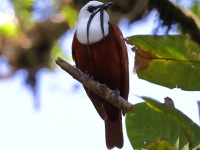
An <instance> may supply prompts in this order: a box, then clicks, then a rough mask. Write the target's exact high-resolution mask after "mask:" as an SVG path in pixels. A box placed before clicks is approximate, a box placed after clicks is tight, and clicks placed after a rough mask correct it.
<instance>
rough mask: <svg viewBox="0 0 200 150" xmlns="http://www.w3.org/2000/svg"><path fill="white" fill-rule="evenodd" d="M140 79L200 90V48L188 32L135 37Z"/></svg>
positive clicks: (131, 39) (183, 88) (137, 67)
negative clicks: (185, 33)
mask: <svg viewBox="0 0 200 150" xmlns="http://www.w3.org/2000/svg"><path fill="white" fill-rule="evenodd" d="M128 40H129V41H128V43H129V44H134V45H135V47H134V51H135V53H136V56H135V68H134V69H135V70H136V72H137V75H138V77H139V78H141V79H144V80H147V81H150V82H152V83H155V84H159V85H162V86H165V87H168V88H181V89H182V90H189V91H191V90H200V84H199V82H198V81H199V80H200V47H199V45H198V44H197V43H195V42H193V41H192V40H191V39H190V37H189V36H188V35H174V36H167V35H166V36H148V35H147V36H139V35H137V36H132V37H129V38H128Z"/></svg>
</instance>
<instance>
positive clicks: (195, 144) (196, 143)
mask: <svg viewBox="0 0 200 150" xmlns="http://www.w3.org/2000/svg"><path fill="white" fill-rule="evenodd" d="M142 98H143V99H144V100H145V101H146V102H147V105H148V106H150V107H151V108H152V109H154V110H157V111H158V112H161V113H163V114H165V115H166V117H169V118H170V119H172V120H173V121H175V124H177V125H179V127H180V128H181V130H182V131H183V132H184V134H185V135H186V136H187V139H188V142H189V145H190V147H191V148H193V149H194V148H195V149H197V148H200V127H199V126H198V125H197V124H195V123H194V122H193V121H192V120H191V119H190V118H188V117H187V116H186V115H184V114H183V113H182V112H181V111H179V110H177V109H175V108H173V107H171V106H169V105H166V104H161V103H158V102H156V101H155V100H152V99H150V98H147V97H142Z"/></svg>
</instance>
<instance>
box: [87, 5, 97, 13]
mask: <svg viewBox="0 0 200 150" xmlns="http://www.w3.org/2000/svg"><path fill="white" fill-rule="evenodd" d="M94 10H95V7H94V6H89V7H88V9H87V11H89V12H90V13H93V11H94Z"/></svg>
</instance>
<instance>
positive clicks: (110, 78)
mask: <svg viewBox="0 0 200 150" xmlns="http://www.w3.org/2000/svg"><path fill="white" fill-rule="evenodd" d="M112 4H113V3H112V2H107V3H102V2H99V1H89V2H88V3H87V4H86V5H84V6H83V7H82V8H81V10H80V12H79V14H78V20H77V25H76V30H75V33H74V37H73V41H72V58H73V60H74V61H75V65H76V67H77V68H78V69H80V70H81V71H82V72H85V73H87V75H88V76H91V77H92V79H93V80H95V81H98V82H99V83H101V84H106V85H107V86H108V87H109V88H110V89H112V90H113V91H115V92H116V95H118V94H119V95H120V96H122V97H123V98H124V99H125V100H128V94H129V68H128V53H127V48H126V44H125V41H124V38H123V35H122V32H121V30H120V29H119V27H118V26H117V25H115V24H113V23H110V21H109V15H108V13H107V9H108V8H109V7H110V6H111V5H112ZM83 87H84V89H85V91H86V94H87V96H88V97H89V99H90V100H91V101H92V103H93V105H94V107H95V109H96V110H97V112H98V114H99V115H100V117H101V118H102V119H103V120H104V122H105V137H106V146H107V148H108V149H112V148H114V147H117V148H122V147H123V143H124V140H123V131H122V114H123V115H125V112H122V110H120V109H119V108H117V107H115V106H114V105H112V104H110V103H109V102H107V101H105V100H104V99H102V98H101V97H99V96H98V95H96V94H95V93H93V92H92V91H91V90H89V89H88V88H87V87H85V86H83ZM117 91H118V92H117ZM117 93H118V94H117Z"/></svg>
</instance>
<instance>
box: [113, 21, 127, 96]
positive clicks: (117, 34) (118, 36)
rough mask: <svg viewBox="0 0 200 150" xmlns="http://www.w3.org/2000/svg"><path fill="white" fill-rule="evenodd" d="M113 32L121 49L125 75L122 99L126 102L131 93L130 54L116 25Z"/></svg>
mask: <svg viewBox="0 0 200 150" xmlns="http://www.w3.org/2000/svg"><path fill="white" fill-rule="evenodd" d="M110 27H111V32H112V34H113V35H114V36H112V37H114V38H115V40H116V44H117V46H118V47H119V48H118V50H119V54H120V57H121V67H122V73H123V92H122V97H123V98H124V99H126V100H128V93H129V69H128V53H127V48H126V45H125V41H124V38H123V35H122V33H121V31H120V29H119V27H118V26H116V25H115V24H111V25H110Z"/></svg>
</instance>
